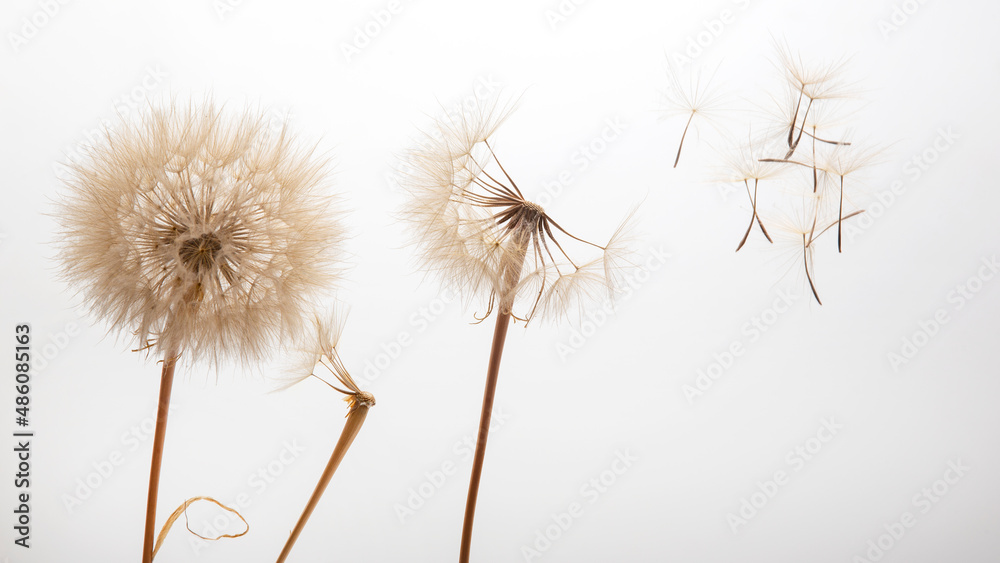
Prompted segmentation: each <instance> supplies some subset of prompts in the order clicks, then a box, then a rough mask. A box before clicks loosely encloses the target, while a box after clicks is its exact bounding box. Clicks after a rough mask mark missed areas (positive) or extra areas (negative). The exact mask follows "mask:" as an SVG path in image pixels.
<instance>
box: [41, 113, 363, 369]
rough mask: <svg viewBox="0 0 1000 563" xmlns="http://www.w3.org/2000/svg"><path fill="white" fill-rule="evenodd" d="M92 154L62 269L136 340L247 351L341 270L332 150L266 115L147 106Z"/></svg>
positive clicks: (64, 204)
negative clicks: (329, 177)
mask: <svg viewBox="0 0 1000 563" xmlns="http://www.w3.org/2000/svg"><path fill="white" fill-rule="evenodd" d="M86 156H87V158H85V159H84V160H83V162H81V163H79V164H72V165H71V168H70V175H69V177H68V178H67V180H66V183H67V184H68V188H69V189H68V191H67V193H66V195H65V198H64V199H63V200H62V201H61V203H60V206H59V210H58V220H59V221H60V223H61V226H62V232H61V241H60V249H61V256H60V258H61V261H62V264H63V271H64V274H65V278H66V280H67V281H68V283H69V284H70V285H71V286H72V287H73V288H74V289H76V290H77V291H78V292H79V293H80V294H82V296H83V298H84V300H85V302H86V303H87V305H88V306H89V308H90V310H91V312H92V313H93V314H95V315H96V316H97V317H100V318H101V319H104V320H105V321H107V322H108V323H109V324H110V325H111V326H112V327H113V328H117V329H122V330H125V331H128V333H130V334H131V335H132V336H133V337H134V340H135V342H136V344H137V345H138V346H139V347H140V348H151V349H152V350H153V351H155V352H160V353H167V352H168V351H169V350H176V351H177V352H178V353H179V354H181V355H182V356H183V357H184V358H185V359H186V360H187V361H195V360H198V359H207V360H209V361H210V362H212V363H217V362H218V361H220V360H222V359H227V358H235V359H238V360H241V361H242V362H243V363H250V361H251V360H254V359H258V358H261V357H265V356H267V354H268V352H269V351H270V349H271V348H272V346H273V345H274V344H275V343H276V340H277V337H278V336H279V335H281V334H282V333H285V332H288V331H291V332H295V331H296V330H297V328H298V326H299V322H300V321H299V319H300V318H301V317H302V315H303V311H304V310H306V309H307V308H309V307H310V304H311V303H312V301H313V299H314V298H315V297H316V296H317V294H318V293H319V292H320V291H322V290H323V288H325V287H328V286H329V285H330V284H332V283H333V282H334V281H336V278H337V276H338V274H339V269H338V267H337V266H336V263H335V262H334V261H333V260H335V259H336V258H337V257H338V252H337V250H338V249H339V246H340V243H341V242H342V240H343V238H344V231H343V228H342V227H341V226H340V225H339V224H338V217H337V213H336V212H335V210H334V209H332V208H331V203H332V201H331V199H330V198H329V197H328V196H324V195H323V194H322V193H321V190H322V188H323V187H324V185H323V184H324V172H325V162H324V161H323V160H320V159H316V158H314V157H313V154H312V150H309V149H303V148H300V147H298V146H297V143H296V142H295V141H294V139H293V138H292V137H290V136H289V135H288V134H287V132H286V131H285V130H283V129H282V130H280V131H271V130H270V129H269V128H268V123H267V120H266V119H265V118H264V117H263V116H261V115H253V114H250V113H246V114H243V115H238V116H228V115H224V114H223V113H222V112H221V111H220V110H219V109H218V108H216V107H214V106H213V105H211V104H210V103H208V104H205V105H204V107H197V106H196V105H194V104H191V105H188V106H187V107H177V106H175V105H171V106H169V107H165V108H151V109H149V110H148V111H147V112H146V113H145V115H143V116H142V117H141V118H140V119H139V120H138V121H136V122H123V123H121V124H120V126H119V127H118V128H116V129H113V130H109V131H107V132H106V134H105V136H104V138H103V139H102V142H100V143H98V144H96V145H95V146H91V147H88V148H87V151H86Z"/></svg>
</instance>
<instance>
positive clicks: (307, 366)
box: [279, 312, 375, 415]
mask: <svg viewBox="0 0 1000 563" xmlns="http://www.w3.org/2000/svg"><path fill="white" fill-rule="evenodd" d="M345 320H346V317H345V316H343V315H338V314H337V313H336V312H331V313H329V314H328V315H326V316H322V315H319V314H314V315H313V318H312V326H311V330H310V332H309V333H308V335H307V336H306V338H305V339H304V340H303V344H302V345H301V346H299V350H298V352H299V357H298V361H296V362H294V363H293V364H292V365H291V371H290V376H289V377H288V378H286V379H285V380H284V381H282V385H281V386H280V387H279V389H286V388H288V387H291V386H293V385H295V384H297V383H299V382H301V381H304V380H306V379H308V378H309V377H316V378H317V379H319V380H321V381H322V382H323V383H326V384H327V385H328V386H330V387H331V388H333V389H335V390H337V391H339V392H341V393H343V394H344V395H345V397H344V401H346V402H347V405H348V413H347V414H348V415H349V414H351V412H353V411H354V410H355V409H356V408H358V407H359V406H365V407H373V406H375V396H374V395H372V394H371V393H369V392H367V391H362V390H361V388H360V387H359V386H358V384H357V383H356V382H355V381H354V378H353V377H351V374H350V372H349V371H347V367H346V366H344V363H343V362H342V361H341V359H340V354H339V353H338V352H337V349H338V348H337V347H338V345H339V344H340V336H341V334H342V333H343V330H344V321H345ZM317 372H319V373H317ZM329 376H333V378H334V380H336V381H337V382H338V383H339V384H340V386H341V387H338V386H337V385H334V384H333V383H331V382H330V381H329V380H328V379H327V378H328V377H329Z"/></svg>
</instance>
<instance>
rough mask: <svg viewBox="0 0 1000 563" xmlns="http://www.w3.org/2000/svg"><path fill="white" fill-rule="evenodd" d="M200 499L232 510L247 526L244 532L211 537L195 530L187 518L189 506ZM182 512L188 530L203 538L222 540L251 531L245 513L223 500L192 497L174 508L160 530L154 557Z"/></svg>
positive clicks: (154, 548)
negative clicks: (229, 505) (223, 502)
mask: <svg viewBox="0 0 1000 563" xmlns="http://www.w3.org/2000/svg"><path fill="white" fill-rule="evenodd" d="M199 500H204V501H208V502H211V503H214V504H216V505H217V506H218V507H219V508H221V509H223V510H225V511H227V512H232V513H233V514H235V515H236V516H237V517H238V518H239V519H240V520H242V521H243V525H244V526H246V528H247V529H246V530H243V531H242V532H240V533H238V534H222V535H221V536H218V537H215V538H210V537H207V536H203V535H201V534H199V533H198V532H195V531H194V530H192V529H191V525H190V524H189V523H188V520H187V507H188V506H190V505H191V504H192V503H195V502H198V501H199ZM181 514H183V515H184V527H185V528H187V530H188V531H189V532H191V533H192V534H194V535H196V536H198V537H199V538H201V539H203V540H208V541H217V540H220V539H222V538H239V537H242V536H245V535H246V534H247V532H249V531H250V524H247V521H246V518H243V515H242V514H240V513H239V511H237V510H236V509H233V508H230V507H228V506H226V505H224V504H222V503H221V502H219V501H217V500H215V499H214V498H212V497H192V498H189V499H187V500H186V501H184V503H183V504H181V505H180V506H178V507H177V509H176V510H174V513H173V514H171V515H170V518H167V523H166V524H164V525H163V528H162V529H161V530H160V535H159V536H157V537H156V545H155V546H153V557H156V553H157V552H158V551H160V546H162V545H163V541H164V540H166V539H167V534H168V533H170V529H171V528H172V527H173V525H174V522H176V521H177V519H178V518H180V516H181Z"/></svg>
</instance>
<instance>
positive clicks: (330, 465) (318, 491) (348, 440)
mask: <svg viewBox="0 0 1000 563" xmlns="http://www.w3.org/2000/svg"><path fill="white" fill-rule="evenodd" d="M367 416H368V405H367V404H365V403H364V402H358V403H356V405H355V407H354V408H353V409H351V411H350V412H349V413H348V414H347V422H345V423H344V430H343V431H341V433H340V439H339V440H337V445H336V446H335V447H334V448H333V454H331V455H330V461H328V462H327V463H326V469H324V470H323V474H322V475H321V476H320V478H319V482H318V483H316V488H315V489H313V493H312V496H310V497H309V502H308V503H306V507H305V509H304V510H303V511H302V515H301V516H299V521H298V522H297V523H296V524H295V529H294V530H292V534H291V535H290V536H289V537H288V541H286V542H285V547H284V548H283V549H282V550H281V555H279V556H278V561H277V563H282V562H283V561H284V560H285V559H287V558H288V554H289V553H291V551H292V546H294V545H295V541H296V540H298V539H299V534H301V533H302V529H303V528H305V526H306V522H307V521H308V520H309V517H310V516H312V513H313V510H315V508H316V505H317V504H319V499H320V498H321V497H322V496H323V492H324V491H326V487H327V485H329V484H330V480H331V479H333V474H334V473H336V471H337V468H338V467H340V462H341V461H343V459H344V456H345V455H346V454H347V450H348V449H349V448H350V447H351V444H352V443H354V438H355V437H357V435H358V432H359V431H360V430H361V426H362V425H363V424H364V423H365V418H366V417H367Z"/></svg>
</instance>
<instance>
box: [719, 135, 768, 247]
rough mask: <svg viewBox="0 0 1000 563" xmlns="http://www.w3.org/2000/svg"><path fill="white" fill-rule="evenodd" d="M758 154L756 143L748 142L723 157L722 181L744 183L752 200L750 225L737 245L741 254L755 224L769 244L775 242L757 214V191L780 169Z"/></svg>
mask: <svg viewBox="0 0 1000 563" xmlns="http://www.w3.org/2000/svg"><path fill="white" fill-rule="evenodd" d="M757 152H758V151H757V150H755V146H754V141H753V140H748V142H747V143H745V144H743V145H740V146H739V147H737V148H736V149H735V150H733V151H731V152H730V153H729V154H727V155H725V156H724V157H723V158H724V162H725V165H724V168H723V176H722V180H723V181H725V182H731V183H742V184H743V186H744V187H745V188H746V190H747V196H748V197H749V198H750V206H751V215H750V224H749V225H748V226H747V230H746V232H745V233H744V234H743V238H742V239H741V240H740V243H739V245H737V247H736V252H739V251H740V249H741V248H743V245H744V244H746V241H747V238H749V236H750V231H752V230H753V226H754V223H756V224H757V226H758V227H760V231H761V232H762V233H763V234H764V238H766V239H767V241H768V242H774V241H773V240H772V239H771V235H769V234H768V232H767V229H765V228H764V223H763V221H762V220H761V218H760V214H759V213H758V212H757V189H758V187H759V185H760V182H761V180H764V179H767V178H773V177H774V176H776V175H777V174H779V173H780V168H779V167H778V166H777V165H776V164H775V163H773V162H770V161H768V160H767V159H760V158H758V156H757ZM751 180H753V188H751V187H750V181H751Z"/></svg>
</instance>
